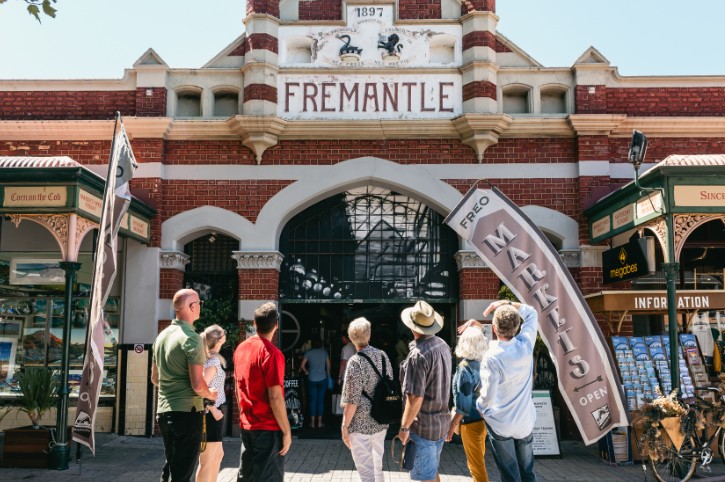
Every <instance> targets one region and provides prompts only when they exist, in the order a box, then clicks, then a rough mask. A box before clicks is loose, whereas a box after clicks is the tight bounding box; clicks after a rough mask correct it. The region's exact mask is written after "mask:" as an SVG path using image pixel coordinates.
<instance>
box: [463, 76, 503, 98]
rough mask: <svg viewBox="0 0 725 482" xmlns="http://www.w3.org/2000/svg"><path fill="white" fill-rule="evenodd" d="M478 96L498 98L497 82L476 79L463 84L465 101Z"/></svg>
mask: <svg viewBox="0 0 725 482" xmlns="http://www.w3.org/2000/svg"><path fill="white" fill-rule="evenodd" d="M476 97H488V98H489V99H493V100H496V97H497V95H496V84H494V83H492V82H488V81H474V82H469V83H467V84H466V85H464V86H463V101H464V102H465V101H467V100H471V99H474V98H476Z"/></svg>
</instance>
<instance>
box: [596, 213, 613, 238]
mask: <svg viewBox="0 0 725 482" xmlns="http://www.w3.org/2000/svg"><path fill="white" fill-rule="evenodd" d="M611 225H612V223H611V222H610V219H609V214H607V215H606V216H604V217H603V218H600V219H597V220H596V221H594V222H593V223H592V238H599V237H602V236H604V235H606V234H607V233H608V232H609V230H610V229H611Z"/></svg>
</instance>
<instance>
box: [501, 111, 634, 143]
mask: <svg viewBox="0 0 725 482" xmlns="http://www.w3.org/2000/svg"><path fill="white" fill-rule="evenodd" d="M575 134H576V132H575V131H574V129H572V126H571V124H570V123H569V120H568V116H567V117H564V116H562V117H513V118H512V121H511V124H510V125H509V126H508V129H506V131H504V132H503V133H502V134H501V136H500V137H506V138H512V137H572V136H574V135H575ZM630 135H631V132H630Z"/></svg>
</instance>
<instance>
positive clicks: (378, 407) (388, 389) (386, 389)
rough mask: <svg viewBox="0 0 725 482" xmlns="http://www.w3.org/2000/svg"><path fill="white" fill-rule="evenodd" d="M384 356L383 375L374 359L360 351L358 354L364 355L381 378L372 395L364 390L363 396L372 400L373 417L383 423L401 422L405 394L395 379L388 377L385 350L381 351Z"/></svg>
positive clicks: (371, 410)
mask: <svg viewBox="0 0 725 482" xmlns="http://www.w3.org/2000/svg"><path fill="white" fill-rule="evenodd" d="M380 353H381V354H382V356H383V374H382V375H381V374H380V372H379V371H378V368H377V367H376V366H375V364H374V363H373V361H372V360H371V359H370V357H368V356H367V355H365V354H364V353H361V352H358V355H360V356H361V357H363V358H364V359H366V360H367V361H368V363H370V366H371V367H373V370H375V374H376V375H377V376H378V378H380V380H378V383H377V384H376V385H375V391H374V392H373V396H372V397H371V396H370V395H368V394H367V393H365V392H362V394H363V396H365V398H367V399H368V400H370V404H371V405H372V407H371V408H370V415H371V416H372V417H373V419H374V420H375V421H376V422H378V423H380V424H383V425H388V424H391V423H395V422H400V419H401V417H402V416H403V395H402V393H401V391H400V387H399V386H398V384H397V383H395V381H394V380H391V379H389V378H388V374H387V365H388V364H387V361H388V357H387V355H386V354H385V352H380Z"/></svg>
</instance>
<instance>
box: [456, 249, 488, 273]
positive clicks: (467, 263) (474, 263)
mask: <svg viewBox="0 0 725 482" xmlns="http://www.w3.org/2000/svg"><path fill="white" fill-rule="evenodd" d="M453 258H454V259H455V260H456V265H457V266H458V271H461V270H462V269H470V268H476V269H480V268H488V265H487V264H486V262H485V261H484V260H483V258H481V257H480V256H479V255H477V254H476V252H475V251H458V252H457V253H456V254H454V255H453Z"/></svg>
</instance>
